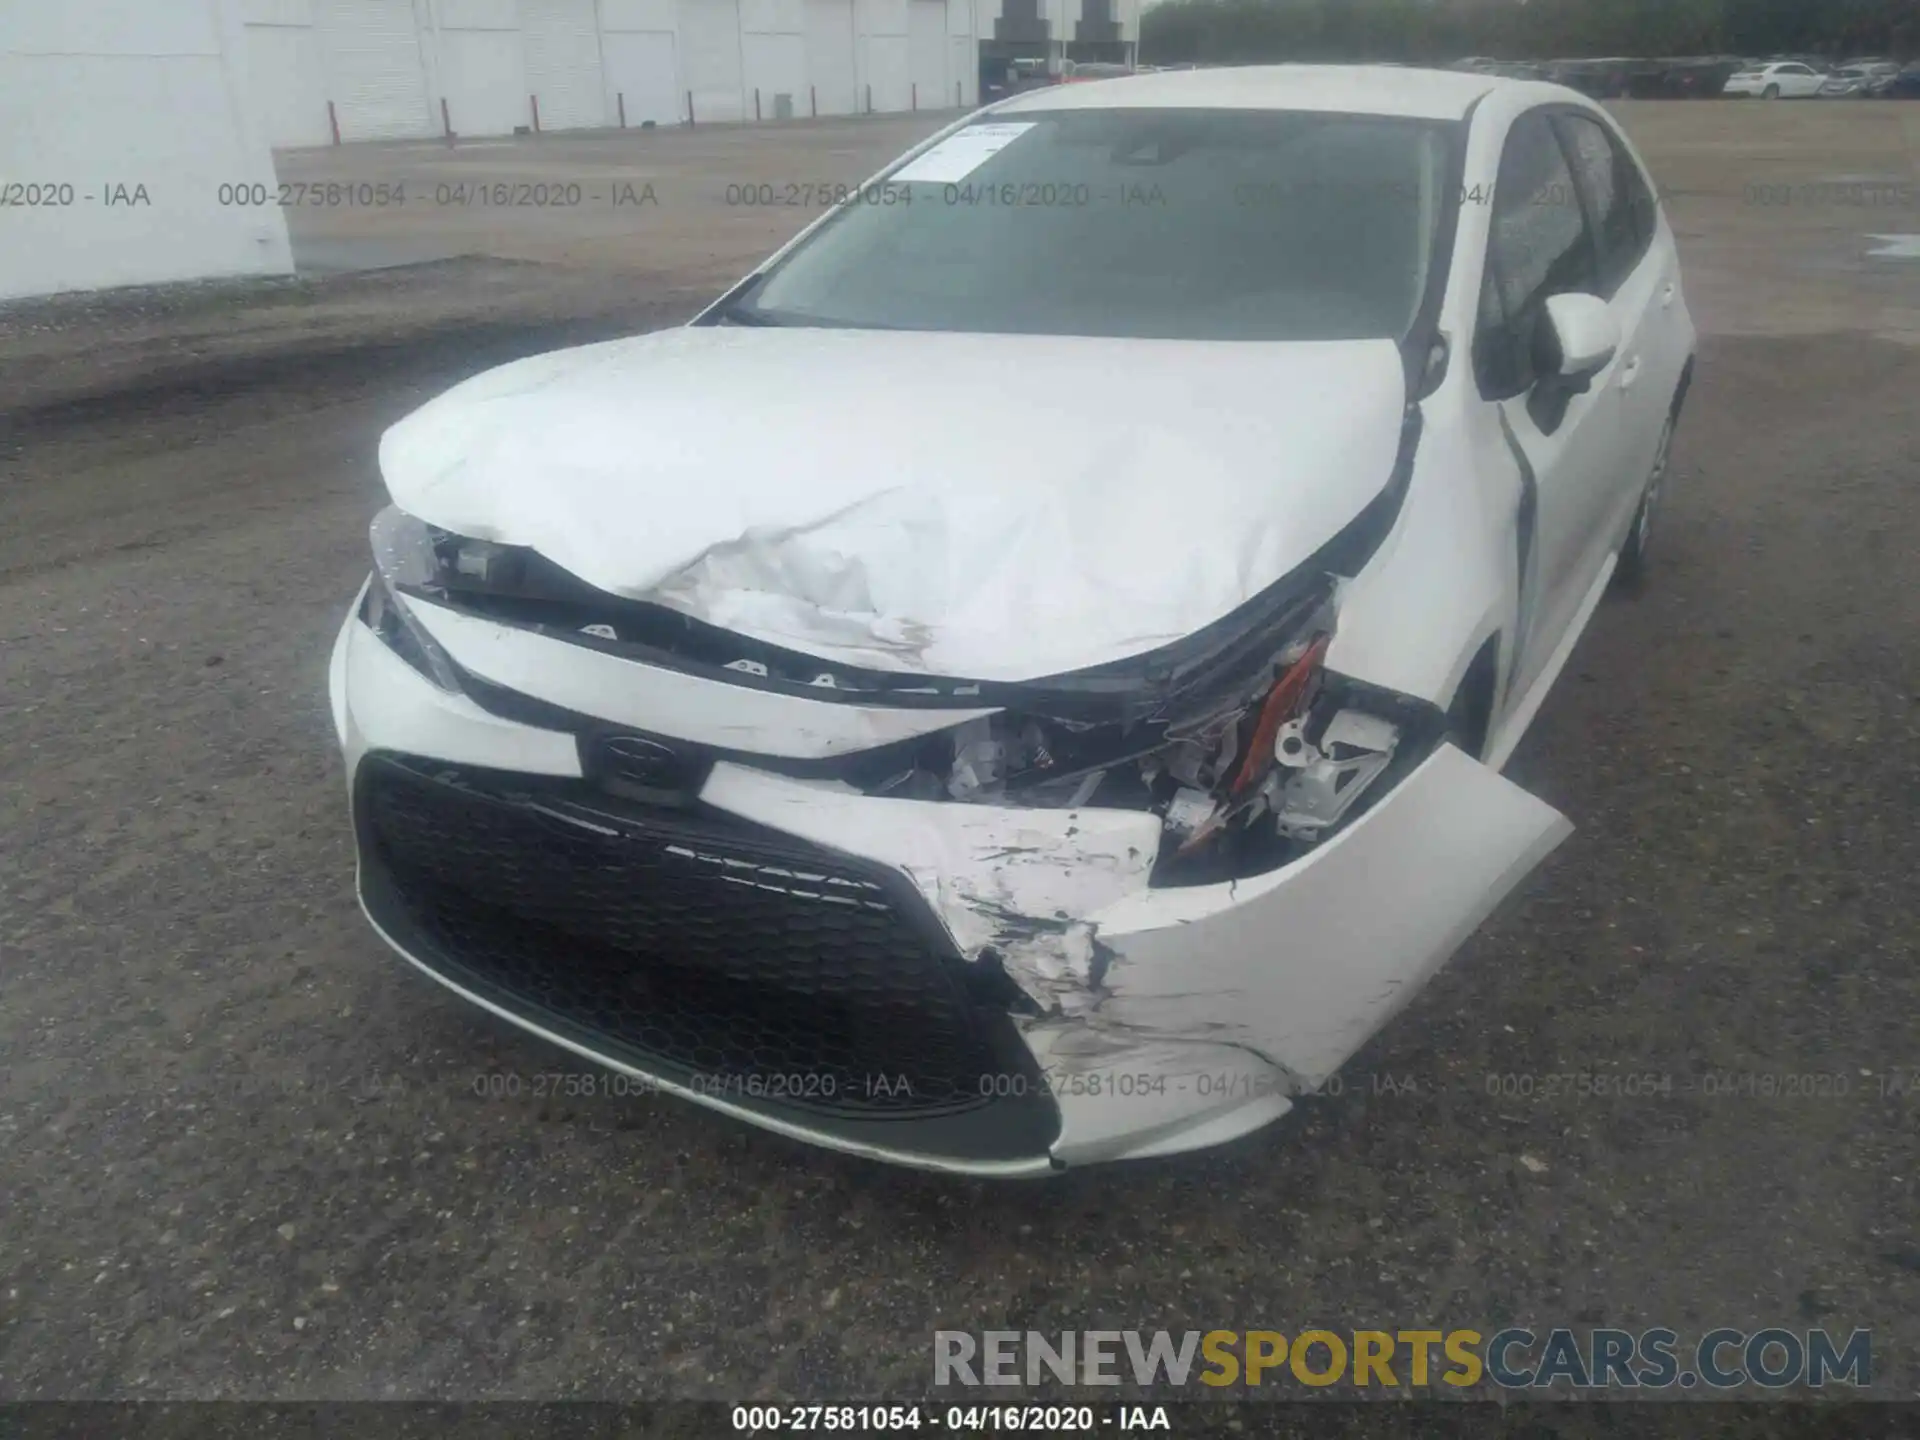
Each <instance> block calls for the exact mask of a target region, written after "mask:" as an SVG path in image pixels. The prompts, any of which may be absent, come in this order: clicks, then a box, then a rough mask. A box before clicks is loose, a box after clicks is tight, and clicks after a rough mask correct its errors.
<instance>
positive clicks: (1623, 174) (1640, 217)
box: [1559, 115, 1653, 300]
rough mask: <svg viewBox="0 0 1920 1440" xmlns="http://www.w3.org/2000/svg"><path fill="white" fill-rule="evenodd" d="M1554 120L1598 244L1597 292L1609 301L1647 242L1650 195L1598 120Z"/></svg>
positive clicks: (1650, 222)
mask: <svg viewBox="0 0 1920 1440" xmlns="http://www.w3.org/2000/svg"><path fill="white" fill-rule="evenodd" d="M1559 125H1560V133H1561V135H1562V137H1563V138H1564V139H1565V140H1566V143H1567V153H1568V154H1569V155H1570V156H1571V157H1572V159H1573V169H1574V178H1575V179H1576V180H1577V181H1578V183H1579V185H1580V188H1581V192H1582V193H1583V194H1584V195H1585V196H1586V200H1587V210H1588V216H1589V218H1590V219H1591V221H1592V223H1593V227H1594V231H1595V235H1596V238H1597V239H1598V240H1599V243H1600V288H1599V294H1601V295H1603V296H1605V297H1606V298H1607V299H1609V300H1611V299H1612V298H1613V295H1614V292H1615V291H1616V290H1618V289H1619V288H1620V286H1621V285H1622V284H1623V283H1625V281H1626V278H1627V277H1628V276H1629V275H1631V274H1632V273H1633V270H1634V267H1635V266H1636V265H1638V264H1639V263H1640V257H1641V256H1643V255H1645V254H1646V253H1647V246H1648V245H1649V244H1650V243H1651V242H1652V239H1653V217H1652V204H1653V197H1652V196H1651V195H1649V194H1647V187H1646V184H1645V182H1644V181H1642V180H1641V178H1640V172H1639V167H1638V166H1636V165H1635V164H1634V163H1633V161H1632V160H1630V159H1628V158H1627V153H1626V151H1625V150H1624V149H1622V148H1621V146H1620V144H1619V143H1618V142H1617V141H1616V140H1615V139H1614V138H1613V136H1612V135H1610V134H1608V133H1607V130H1606V127H1605V126H1603V125H1601V124H1600V122H1599V121H1597V120H1592V119H1589V118H1588V117H1586V116H1584V115H1562V116H1561V117H1560V119H1559Z"/></svg>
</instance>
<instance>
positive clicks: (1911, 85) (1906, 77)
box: [1883, 60, 1920, 100]
mask: <svg viewBox="0 0 1920 1440" xmlns="http://www.w3.org/2000/svg"><path fill="white" fill-rule="evenodd" d="M1883 94H1884V98H1886V99H1889V100H1920V60H1916V61H1915V62H1914V63H1913V64H1911V65H1909V66H1907V68H1906V69H1904V70H1902V71H1901V72H1900V73H1899V74H1898V75H1895V76H1894V77H1893V79H1892V81H1891V82H1890V83H1889V84H1888V85H1887V88H1886V90H1885V91H1884V92H1883Z"/></svg>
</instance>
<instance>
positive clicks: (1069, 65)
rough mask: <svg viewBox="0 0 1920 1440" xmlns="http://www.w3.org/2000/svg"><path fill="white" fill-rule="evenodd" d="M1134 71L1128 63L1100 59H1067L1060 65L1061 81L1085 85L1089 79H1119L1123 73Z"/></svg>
mask: <svg viewBox="0 0 1920 1440" xmlns="http://www.w3.org/2000/svg"><path fill="white" fill-rule="evenodd" d="M1133 73H1134V72H1133V70H1132V69H1131V68H1130V67H1128V66H1126V65H1116V64H1112V63H1109V62H1105V61H1098V60H1065V61H1062V62H1061V66H1060V83H1061V84H1062V85H1083V84H1085V83H1086V82H1087V81H1089V80H1118V79H1119V78H1120V77H1121V76H1123V75H1131V74H1133Z"/></svg>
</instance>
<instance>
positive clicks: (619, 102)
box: [600, 0, 686, 125]
mask: <svg viewBox="0 0 1920 1440" xmlns="http://www.w3.org/2000/svg"><path fill="white" fill-rule="evenodd" d="M679 28H680V17H679V7H678V6H677V5H676V4H675V3H674V0H600V56H601V60H602V63H603V66H604V69H605V72H606V83H607V113H608V114H609V115H611V116H612V117H613V118H614V120H615V122H616V123H617V122H618V121H619V118H620V115H621V113H622V107H623V106H624V109H625V114H626V120H627V124H629V125H641V124H644V123H646V122H647V121H649V120H651V121H652V122H653V123H654V124H656V125H671V124H673V123H674V122H675V121H677V120H684V119H685V118H686V105H685V103H684V100H683V98H682V97H683V92H684V89H685V87H684V86H682V84H681V83H680V42H679Z"/></svg>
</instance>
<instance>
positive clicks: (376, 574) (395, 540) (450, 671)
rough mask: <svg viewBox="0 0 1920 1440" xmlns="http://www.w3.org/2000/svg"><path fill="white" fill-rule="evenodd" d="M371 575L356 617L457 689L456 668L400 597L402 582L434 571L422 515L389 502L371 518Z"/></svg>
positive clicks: (437, 680) (418, 580)
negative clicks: (414, 515)
mask: <svg viewBox="0 0 1920 1440" xmlns="http://www.w3.org/2000/svg"><path fill="white" fill-rule="evenodd" d="M367 538H368V539H369V540H370V541H372V544H373V580H372V583H370V584H369V585H368V586H367V599H366V603H365V604H364V605H363V606H362V607H361V611H360V618H361V619H362V620H363V621H365V622H366V624H367V627H368V628H369V629H371V630H372V631H373V632H374V634H376V635H378V636H379V637H380V638H381V639H382V640H384V641H385V642H386V644H387V648H388V649H390V650H392V651H393V653H394V654H396V655H398V656H399V657H400V658H401V659H402V660H404V661H406V662H407V664H409V665H411V666H412V667H413V668H414V669H415V670H418V671H419V672H420V673H421V674H422V675H424V676H426V677H427V679H429V680H431V681H432V682H433V683H434V684H436V685H438V686H439V687H440V688H441V689H442V690H448V691H452V692H455V693H458V692H459V690H460V672H459V671H458V670H456V669H455V668H454V664H453V661H452V660H451V659H450V658H449V657H448V655H447V652H446V651H444V650H442V649H441V648H440V644H439V642H438V641H436V640H435V639H434V638H433V636H431V635H429V634H428V633H427V630H426V627H425V626H423V625H422V624H421V623H420V622H419V621H418V620H417V619H415V618H414V615H413V612H412V611H410V610H408V609H407V606H406V602H405V601H404V600H402V599H401V598H400V595H399V591H400V589H401V588H402V587H407V586H413V587H418V586H423V585H427V584H430V583H432V581H433V580H434V579H435V577H436V576H437V575H438V573H439V560H438V558H437V556H436V555H435V552H434V536H433V532H432V530H430V529H429V528H428V526H427V524H426V522H425V521H423V520H417V519H415V518H414V517H413V516H411V515H409V514H407V513H406V512H405V511H404V510H401V509H398V508H397V507H395V506H391V505H389V506H388V507H387V508H386V509H385V510H382V511H381V512H380V513H379V514H378V515H376V516H374V517H373V524H372V526H371V527H370V528H369V530H368V535H367Z"/></svg>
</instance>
